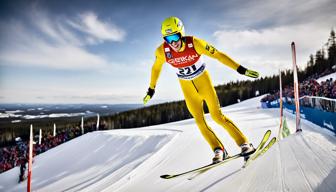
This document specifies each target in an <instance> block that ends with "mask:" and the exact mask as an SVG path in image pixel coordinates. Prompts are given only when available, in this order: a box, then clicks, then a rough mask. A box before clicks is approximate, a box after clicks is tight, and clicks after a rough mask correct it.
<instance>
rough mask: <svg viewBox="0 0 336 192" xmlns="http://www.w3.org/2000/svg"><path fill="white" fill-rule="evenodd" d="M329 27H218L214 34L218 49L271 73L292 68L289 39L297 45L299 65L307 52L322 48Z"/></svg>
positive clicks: (310, 52)
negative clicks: (243, 28) (238, 28)
mask: <svg viewBox="0 0 336 192" xmlns="http://www.w3.org/2000/svg"><path fill="white" fill-rule="evenodd" d="M330 30H331V26H330V28H328V27H319V25H317V24H301V25H294V26H293V25H289V26H280V27H274V28H272V27H271V28H264V29H252V30H248V29H246V30H218V31H216V32H215V33H214V34H213V36H214V37H215V39H216V44H218V45H221V46H220V47H219V48H221V49H222V50H224V52H227V53H228V54H229V55H230V56H232V57H233V59H235V60H238V61H239V63H241V64H242V65H247V66H248V67H251V68H255V69H258V70H261V71H262V72H263V74H266V75H271V74H274V73H277V71H278V70H279V69H285V68H286V69H288V68H291V62H292V61H291V49H290V44H291V42H292V41H294V42H295V43H296V46H297V60H298V64H299V66H301V67H303V66H305V65H306V63H307V61H308V58H309V55H310V54H315V52H316V51H317V50H319V49H321V48H322V46H323V45H324V43H325V42H326V41H327V39H328V37H329V33H330Z"/></svg>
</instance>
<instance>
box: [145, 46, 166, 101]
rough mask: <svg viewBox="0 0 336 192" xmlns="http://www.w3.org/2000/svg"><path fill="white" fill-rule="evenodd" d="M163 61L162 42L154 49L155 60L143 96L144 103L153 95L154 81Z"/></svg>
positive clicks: (158, 74)
mask: <svg viewBox="0 0 336 192" xmlns="http://www.w3.org/2000/svg"><path fill="white" fill-rule="evenodd" d="M164 62H165V56H164V52H163V44H162V45H160V46H159V47H158V48H157V49H156V51H155V61H154V64H153V66H152V74H151V80H150V84H149V88H148V91H147V93H146V96H145V97H144V98H143V102H144V104H146V103H147V102H148V101H149V100H150V99H151V98H152V97H153V95H154V93H155V86H156V83H157V81H158V79H159V76H160V73H161V69H162V65H163V63H164Z"/></svg>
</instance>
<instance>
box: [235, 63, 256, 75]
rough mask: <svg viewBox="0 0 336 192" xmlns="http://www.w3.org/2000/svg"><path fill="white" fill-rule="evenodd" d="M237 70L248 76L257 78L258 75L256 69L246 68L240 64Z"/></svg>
mask: <svg viewBox="0 0 336 192" xmlns="http://www.w3.org/2000/svg"><path fill="white" fill-rule="evenodd" d="M237 71H238V73H240V74H242V75H245V76H248V77H252V78H258V77H259V73H258V72H257V71H253V70H250V69H246V68H245V67H243V66H241V65H240V66H239V67H238V69H237Z"/></svg>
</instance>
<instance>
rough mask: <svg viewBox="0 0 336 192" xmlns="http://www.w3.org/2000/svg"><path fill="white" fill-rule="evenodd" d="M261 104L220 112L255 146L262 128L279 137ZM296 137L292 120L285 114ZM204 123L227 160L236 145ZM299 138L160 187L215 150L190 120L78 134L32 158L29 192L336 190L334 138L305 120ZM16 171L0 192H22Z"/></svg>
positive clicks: (2, 179)
mask: <svg viewBox="0 0 336 192" xmlns="http://www.w3.org/2000/svg"><path fill="white" fill-rule="evenodd" d="M259 100H260V97H258V98H254V99H250V100H246V101H244V102H241V103H238V104H235V105H232V106H229V107H225V108H223V109H222V111H223V113H224V114H226V115H227V116H229V117H230V118H231V119H232V120H233V121H234V122H236V124H237V125H238V127H240V128H241V130H242V131H243V132H244V133H245V134H246V136H247V137H248V138H249V139H250V141H251V142H252V143H254V144H255V145H257V143H258V142H259V140H260V138H261V136H262V135H263V133H264V132H265V131H266V130H267V129H271V130H272V135H273V136H276V135H277V133H278V126H279V118H278V116H279V110H278V109H261V108H259V106H260V103H259ZM286 116H287V123H288V126H289V127H290V128H291V131H292V132H293V131H294V126H295V121H294V116H293V115H292V114H289V113H286ZM206 119H207V122H208V123H209V125H210V126H211V127H212V128H213V130H214V131H215V132H216V133H217V135H218V136H219V137H220V138H221V140H222V142H223V143H224V145H225V146H226V148H227V150H228V152H229V153H230V154H235V153H237V152H239V148H238V146H237V145H236V144H235V143H234V141H233V140H232V139H231V138H230V137H229V135H228V134H227V132H226V131H224V129H223V128H221V127H220V126H218V125H217V124H216V123H215V122H214V121H213V120H211V118H210V116H209V115H206ZM302 128H303V132H302V133H301V134H293V135H291V136H289V137H287V138H286V139H284V140H282V141H280V142H279V143H276V144H275V145H274V146H273V147H272V148H271V149H270V150H269V152H268V153H266V154H265V155H264V156H262V157H260V158H259V159H258V160H257V161H255V162H253V163H252V164H251V165H250V166H249V167H247V168H246V169H241V165H242V164H243V160H242V159H237V160H234V161H232V162H229V163H227V164H225V165H223V166H220V167H218V168H215V169H212V170H210V171H208V172H206V173H204V174H202V175H200V176H198V177H196V178H194V179H193V180H188V179H187V178H188V177H187V176H186V177H181V178H176V179H171V180H163V179H161V178H160V177H159V176H160V175H163V174H171V173H178V172H181V171H186V170H189V169H193V168H196V167H199V166H202V165H205V164H207V163H209V162H210V161H211V159H212V156H213V154H212V151H211V149H210V147H209V146H208V145H207V143H206V142H205V140H204V139H203V138H202V136H201V134H200V132H199V131H198V129H197V127H196V125H195V123H194V120H193V119H189V120H184V121H180V122H174V123H168V124H162V125H157V126H151V127H146V128H141V129H125V130H111V131H100V132H94V133H90V134H86V135H83V136H81V137H79V138H77V139H74V140H72V141H70V142H67V143H65V144H62V145H60V146H59V147H56V148H54V149H52V150H49V151H48V152H46V153H44V154H41V155H39V156H38V157H36V158H35V162H34V164H33V182H32V188H33V191H127V192H129V191H134V192H139V191H155V192H156V191H160V192H161V191H169V192H170V191H176V192H181V191H258V192H259V191H336V179H335V178H336V137H335V136H333V135H332V134H331V133H330V132H328V131H327V130H325V129H322V128H320V127H317V126H316V125H314V124H312V123H310V122H307V121H305V120H302ZM18 174H19V169H18V168H15V169H12V170H10V171H8V172H5V173H3V174H1V175H0V191H6V192H7V191H24V190H25V187H26V182H24V183H21V184H17V179H18Z"/></svg>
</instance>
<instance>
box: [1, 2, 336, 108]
mask: <svg viewBox="0 0 336 192" xmlns="http://www.w3.org/2000/svg"><path fill="white" fill-rule="evenodd" d="M335 10H336V3H335V2H334V0H320V1H315V0H295V1H293V0H280V1H272V0H264V1H259V0H249V1H247V0H246V1H243V0H223V1H215V0H195V1H192V3H191V2H190V1H186V0H185V1H184V0H171V1H158V0H147V1H146V0H144V1H141V2H139V1H136V0H124V1H115V0H106V1H103V0H96V1H79V0H73V1H71V2H69V1H65V0H59V1H44V0H35V1H29V0H11V1H5V0H3V1H1V5H0V42H1V44H0V103H64V104H66V103H97V104H98V103H104V104H121V103H122V104H127V103H141V102H142V98H143V97H144V96H145V94H146V91H147V89H148V86H149V81H150V74H151V67H152V65H153V62H154V59H155V55H154V51H155V49H156V48H157V47H158V46H159V45H160V44H161V43H162V42H163V39H162V37H161V32H160V28H161V23H162V21H163V20H164V19H165V18H167V17H169V16H176V17H178V18H180V19H181V20H182V21H183V23H184V26H185V30H186V34H187V35H192V36H196V37H198V38H201V39H204V40H206V41H207V42H209V43H210V44H212V45H213V46H214V47H216V48H217V49H218V50H220V51H222V52H224V53H226V54H227V55H229V56H230V57H231V58H232V59H234V60H235V61H237V62H238V63H239V64H241V65H243V66H245V67H246V68H249V69H253V70H256V71H258V72H259V73H260V75H261V76H262V77H264V76H269V75H273V74H278V73H279V70H280V69H281V70H283V69H290V68H291V66H292V61H291V59H292V58H291V50H290V44H291V42H292V41H294V42H295V43H296V49H297V63H298V65H299V66H300V67H304V66H305V65H306V63H307V61H308V60H309V56H310V54H315V53H316V51H317V50H320V49H321V48H322V47H323V46H324V44H325V43H326V42H327V40H328V37H329V35H330V31H331V30H332V29H333V28H335V25H336V14H335ZM205 61H206V63H207V69H208V71H209V73H210V75H211V79H212V81H213V84H214V85H220V84H225V83H227V82H230V81H237V80H246V79H248V78H247V77H244V76H242V75H240V74H238V73H237V72H236V71H234V70H232V69H230V68H228V67H226V66H225V65H223V64H221V63H220V62H218V61H216V60H213V59H211V58H205ZM155 91H156V92H155V95H154V97H153V99H152V101H150V103H149V104H151V103H160V102H167V101H175V100H181V99H183V94H182V92H181V89H180V86H179V83H178V79H177V77H176V74H175V70H174V69H173V68H172V67H171V66H169V65H168V64H165V65H164V67H163V69H162V72H161V75H160V78H159V81H158V84H157V86H156V90H155Z"/></svg>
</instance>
